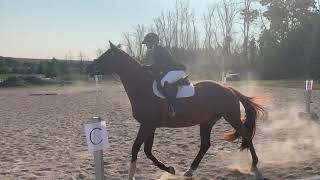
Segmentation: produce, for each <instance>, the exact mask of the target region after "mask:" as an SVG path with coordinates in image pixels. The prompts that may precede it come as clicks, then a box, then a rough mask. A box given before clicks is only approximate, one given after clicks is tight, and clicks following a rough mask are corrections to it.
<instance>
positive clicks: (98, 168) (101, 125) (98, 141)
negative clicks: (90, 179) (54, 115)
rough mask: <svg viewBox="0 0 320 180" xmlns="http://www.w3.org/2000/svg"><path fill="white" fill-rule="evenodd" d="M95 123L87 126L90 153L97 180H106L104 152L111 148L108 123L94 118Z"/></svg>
mask: <svg viewBox="0 0 320 180" xmlns="http://www.w3.org/2000/svg"><path fill="white" fill-rule="evenodd" d="M92 120H93V123H90V124H85V125H84V126H85V133H86V139H87V144H88V151H89V153H93V156H94V165H95V172H96V180H104V179H105V178H104V168H103V150H104V149H107V148H109V147H110V144H109V140H108V133H107V127H106V122H105V121H101V119H100V117H93V118H92Z"/></svg>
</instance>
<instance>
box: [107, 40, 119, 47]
mask: <svg viewBox="0 0 320 180" xmlns="http://www.w3.org/2000/svg"><path fill="white" fill-rule="evenodd" d="M109 43H110V48H111V49H118V47H117V46H116V45H114V44H113V43H112V42H111V41H109Z"/></svg>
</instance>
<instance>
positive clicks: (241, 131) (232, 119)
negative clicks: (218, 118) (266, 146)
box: [223, 109, 258, 173]
mask: <svg viewBox="0 0 320 180" xmlns="http://www.w3.org/2000/svg"><path fill="white" fill-rule="evenodd" d="M223 117H224V118H225V120H226V121H227V122H228V123H229V124H230V125H231V126H232V127H233V128H234V129H235V130H236V132H234V135H233V137H235V138H237V137H238V136H241V137H242V145H241V146H242V147H241V148H244V147H245V148H248V149H249V150H250V153H251V157H252V166H251V169H252V170H253V171H254V172H255V173H257V172H258V171H257V170H258V169H257V164H258V156H257V154H256V151H255V149H254V146H253V143H252V134H251V133H250V132H249V130H248V128H247V127H246V126H245V125H244V124H243V123H242V122H241V119H240V109H239V111H238V110H237V111H235V112H233V113H228V114H225V115H224V116H223ZM229 139H232V138H229ZM232 140H234V139H232Z"/></svg>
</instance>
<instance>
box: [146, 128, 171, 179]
mask: <svg viewBox="0 0 320 180" xmlns="http://www.w3.org/2000/svg"><path fill="white" fill-rule="evenodd" d="M155 130H156V129H155V128H154V129H152V132H151V133H150V135H149V137H148V138H147V139H146V141H145V142H144V152H145V153H146V156H147V157H148V158H149V159H150V160H151V161H152V162H153V163H154V164H155V165H156V166H158V168H160V169H161V170H164V171H167V172H168V173H171V174H175V170H174V168H173V167H171V166H169V167H167V166H165V165H164V164H163V163H162V162H160V161H158V160H157V158H156V157H154V156H153V154H152V145H153V140H154V133H155Z"/></svg>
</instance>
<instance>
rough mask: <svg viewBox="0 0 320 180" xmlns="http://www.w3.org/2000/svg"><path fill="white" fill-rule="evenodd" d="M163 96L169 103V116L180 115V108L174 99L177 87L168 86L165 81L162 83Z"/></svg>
mask: <svg viewBox="0 0 320 180" xmlns="http://www.w3.org/2000/svg"><path fill="white" fill-rule="evenodd" d="M163 88H164V92H165V96H166V98H167V100H168V103H169V110H170V116H171V117H174V116H176V115H177V114H181V113H182V112H181V108H180V107H179V106H178V101H177V99H176V95H177V91H178V87H177V86H176V85H173V84H169V83H168V82H167V81H166V82H165V83H164V86H163Z"/></svg>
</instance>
